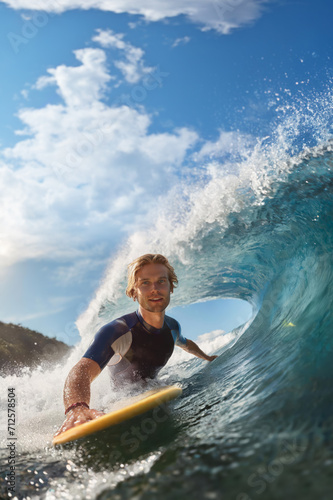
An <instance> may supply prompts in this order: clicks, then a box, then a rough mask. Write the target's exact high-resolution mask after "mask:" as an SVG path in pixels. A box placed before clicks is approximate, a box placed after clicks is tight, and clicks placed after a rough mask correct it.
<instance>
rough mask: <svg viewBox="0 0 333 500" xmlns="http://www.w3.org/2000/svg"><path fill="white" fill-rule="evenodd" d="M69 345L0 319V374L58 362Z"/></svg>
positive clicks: (68, 349) (8, 373) (67, 352)
mask: <svg viewBox="0 0 333 500" xmlns="http://www.w3.org/2000/svg"><path fill="white" fill-rule="evenodd" d="M70 350H71V347H69V346H68V345H67V344H65V343H64V342H60V341H59V340H56V339H55V338H50V337H46V336H45V335H43V334H41V333H39V332H35V331H34V330H30V329H29V328H24V327H23V326H21V325H14V324H12V323H2V322H1V321H0V370H1V374H2V375H10V374H13V373H17V372H18V371H20V370H21V369H22V368H26V367H28V368H37V367H38V366H40V365H44V364H49V363H55V362H59V361H60V360H61V359H62V358H64V357H65V356H66V355H68V354H69V352H70Z"/></svg>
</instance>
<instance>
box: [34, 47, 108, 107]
mask: <svg viewBox="0 0 333 500" xmlns="http://www.w3.org/2000/svg"><path fill="white" fill-rule="evenodd" d="M74 54H75V57H76V59H77V60H78V61H79V62H81V63H82V64H81V65H79V66H75V67H68V66H64V65H61V66H58V67H57V68H51V69H49V70H48V73H49V75H50V76H42V77H40V78H39V79H38V80H37V82H36V85H35V88H36V89H38V90H40V89H43V88H44V87H46V86H47V85H56V86H57V91H58V93H59V94H60V95H61V97H62V98H63V100H64V101H65V103H66V105H67V106H87V105H89V104H90V103H94V102H96V101H98V100H99V99H101V97H103V93H104V91H105V89H106V84H107V82H109V81H110V80H111V76H110V75H109V73H108V71H107V68H106V55H105V52H104V51H103V50H101V49H91V48H89V49H80V50H76V51H74Z"/></svg>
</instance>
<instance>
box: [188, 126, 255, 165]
mask: <svg viewBox="0 0 333 500" xmlns="http://www.w3.org/2000/svg"><path fill="white" fill-rule="evenodd" d="M253 141H254V139H253V137H252V136H250V135H248V134H240V133H239V132H225V131H223V130H222V131H220V135H219V137H218V139H217V140H216V141H215V142H214V141H207V142H205V144H204V145H203V146H202V148H201V149H200V151H199V152H198V153H195V155H194V157H195V159H196V160H199V161H202V160H205V159H207V158H209V159H216V158H221V157H225V156H226V155H233V157H235V155H238V156H239V155H247V153H248V151H249V146H251V145H253Z"/></svg>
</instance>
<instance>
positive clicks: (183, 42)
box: [172, 36, 191, 47]
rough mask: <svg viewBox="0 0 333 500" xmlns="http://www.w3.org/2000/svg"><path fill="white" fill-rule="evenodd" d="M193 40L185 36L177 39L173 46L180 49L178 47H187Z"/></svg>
mask: <svg viewBox="0 0 333 500" xmlns="http://www.w3.org/2000/svg"><path fill="white" fill-rule="evenodd" d="M190 40H191V38H190V37H189V36H184V37H183V38H177V39H176V40H175V41H174V42H173V44H172V47H178V45H186V44H187V43H188V42H189V41H190Z"/></svg>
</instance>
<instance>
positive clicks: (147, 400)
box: [52, 385, 182, 445]
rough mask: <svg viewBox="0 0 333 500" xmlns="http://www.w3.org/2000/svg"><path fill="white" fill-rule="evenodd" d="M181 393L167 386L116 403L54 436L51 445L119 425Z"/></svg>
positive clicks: (173, 387)
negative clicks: (104, 411) (91, 418)
mask: <svg viewBox="0 0 333 500" xmlns="http://www.w3.org/2000/svg"><path fill="white" fill-rule="evenodd" d="M181 393H182V390H181V388H180V387H176V386H174V385H169V386H165V387H159V388H157V389H152V390H150V391H147V392H144V393H143V394H140V395H138V396H134V397H132V398H128V399H125V400H123V401H120V402H119V403H116V404H115V405H114V406H113V408H112V411H110V412H109V413H107V414H106V415H103V416H101V417H97V418H95V419H94V420H90V421H89V422H85V423H84V424H80V425H77V426H75V427H72V428H71V429H68V430H67V431H65V432H62V433H61V434H59V435H58V436H55V438H54V439H53V441H52V444H53V445H57V444H65V443H69V442H70V441H75V440H76V439H79V438H82V437H84V436H89V435H90V434H93V433H95V432H97V431H101V430H103V429H106V428H107V427H110V426H111V425H116V424H120V423H121V422H124V421H125V420H129V419H130V418H133V417H136V416H137V415H141V414H142V413H145V412H146V411H149V410H152V409H153V408H155V407H156V406H159V405H161V404H162V403H165V402H167V401H170V400H171V399H174V398H176V397H178V396H180V394H181Z"/></svg>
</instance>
